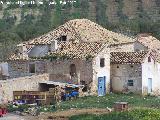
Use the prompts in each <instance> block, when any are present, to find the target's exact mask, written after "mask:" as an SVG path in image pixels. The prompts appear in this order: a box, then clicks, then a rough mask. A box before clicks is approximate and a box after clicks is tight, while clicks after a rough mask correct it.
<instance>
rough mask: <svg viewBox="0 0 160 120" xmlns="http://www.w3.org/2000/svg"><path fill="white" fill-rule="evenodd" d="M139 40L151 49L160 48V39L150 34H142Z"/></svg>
mask: <svg viewBox="0 0 160 120" xmlns="http://www.w3.org/2000/svg"><path fill="white" fill-rule="evenodd" d="M137 41H138V42H140V43H141V44H142V45H144V46H146V47H148V48H149V49H155V50H160V41H159V40H158V39H156V38H155V37H153V36H151V35H149V34H140V35H138V37H137Z"/></svg>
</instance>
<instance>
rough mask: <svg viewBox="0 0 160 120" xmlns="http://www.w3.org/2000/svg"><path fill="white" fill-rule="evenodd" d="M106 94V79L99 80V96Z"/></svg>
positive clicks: (100, 78)
mask: <svg viewBox="0 0 160 120" xmlns="http://www.w3.org/2000/svg"><path fill="white" fill-rule="evenodd" d="M105 94H106V77H105V76H104V77H99V78H98V96H104V95H105Z"/></svg>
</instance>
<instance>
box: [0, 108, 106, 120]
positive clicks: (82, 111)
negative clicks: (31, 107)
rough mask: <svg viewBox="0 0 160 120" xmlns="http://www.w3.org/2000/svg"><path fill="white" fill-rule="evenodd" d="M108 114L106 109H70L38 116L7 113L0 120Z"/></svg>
mask: <svg viewBox="0 0 160 120" xmlns="http://www.w3.org/2000/svg"><path fill="white" fill-rule="evenodd" d="M106 113H109V111H108V110H107V109H98V108H94V109H70V110H65V111H57V112H53V113H42V114H41V115H39V116H31V115H26V116H20V115H16V114H12V113H7V114H6V115H5V116H4V117H1V118H0V120H68V119H69V117H70V116H73V115H79V114H106Z"/></svg>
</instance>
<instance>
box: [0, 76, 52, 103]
mask: <svg viewBox="0 0 160 120" xmlns="http://www.w3.org/2000/svg"><path fill="white" fill-rule="evenodd" d="M48 80H49V75H48V74H41V75H33V76H27V77H19V78H14V79H7V80H5V81H4V80H3V81H0V97H1V98H0V103H1V102H7V101H11V100H13V91H24V90H26V91H27V90H28V91H38V90H39V82H45V81H48Z"/></svg>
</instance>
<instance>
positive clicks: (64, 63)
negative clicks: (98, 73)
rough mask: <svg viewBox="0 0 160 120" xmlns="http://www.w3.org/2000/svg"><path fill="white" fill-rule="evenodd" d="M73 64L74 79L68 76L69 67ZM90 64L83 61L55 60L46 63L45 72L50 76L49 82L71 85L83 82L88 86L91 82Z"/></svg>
mask: <svg viewBox="0 0 160 120" xmlns="http://www.w3.org/2000/svg"><path fill="white" fill-rule="evenodd" d="M71 64H74V65H75V67H76V71H75V73H76V74H75V77H71V75H70V72H71V71H70V65H71ZM92 71H93V70H92V62H91V61H85V60H79V59H74V60H55V61H52V62H48V64H47V72H48V73H49V74H50V80H52V81H56V82H69V83H73V84H80V83H81V82H82V81H85V83H86V84H89V83H90V82H91V81H92V77H93V72H92Z"/></svg>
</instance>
